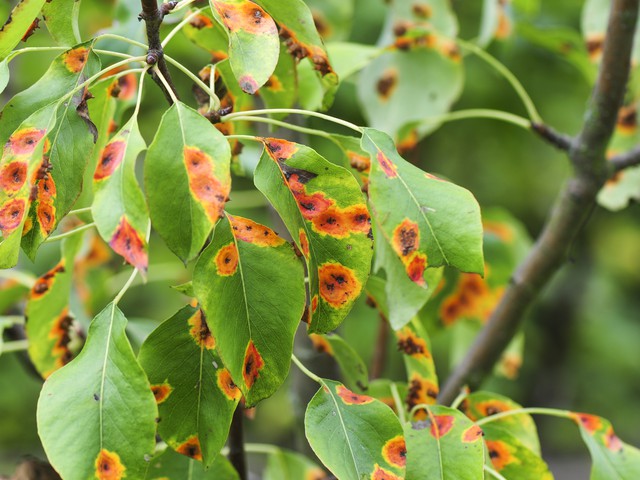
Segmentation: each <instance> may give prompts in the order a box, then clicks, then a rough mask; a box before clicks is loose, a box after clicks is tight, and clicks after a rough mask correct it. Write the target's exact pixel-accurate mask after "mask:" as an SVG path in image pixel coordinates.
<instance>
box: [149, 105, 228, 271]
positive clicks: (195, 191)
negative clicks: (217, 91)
mask: <svg viewBox="0 0 640 480" xmlns="http://www.w3.org/2000/svg"><path fill="white" fill-rule="evenodd" d="M230 160H231V151H230V148H229V143H228V142H227V140H226V139H225V138H224V136H223V135H222V134H221V133H220V132H219V131H218V130H217V129H216V128H215V127H214V126H213V125H211V123H210V122H209V121H208V120H206V119H205V118H204V117H203V116H202V115H200V114H199V113H198V112H196V111H195V110H193V109H191V108H189V107H187V106H186V105H185V104H183V103H181V102H177V103H175V104H174V105H173V106H171V108H170V109H169V110H167V112H166V113H165V114H164V116H163V117H162V122H161V123H160V126H159V127H158V130H157V132H156V136H155V138H154V140H153V142H152V143H151V145H150V146H149V151H148V152H147V156H146V159H145V162H144V178H145V187H146V195H147V199H148V200H149V210H150V213H151V219H152V222H153V226H154V228H155V230H156V231H157V232H158V234H159V235H160V236H161V237H162V239H163V240H164V241H165V243H166V244H167V246H168V247H169V248H170V249H171V251H172V252H174V253H175V254H176V255H177V256H178V257H179V258H180V259H181V260H182V261H183V262H187V261H189V260H191V259H193V258H194V257H195V256H196V255H197V254H198V253H199V252H200V250H202V247H203V245H204V243H205V241H206V240H207V237H208V236H209V234H210V233H211V229H212V227H213V225H215V223H216V222H217V221H218V219H219V218H220V217H221V216H222V214H223V212H224V205H225V202H226V201H227V197H228V195H229V191H230V190H231V174H230Z"/></svg>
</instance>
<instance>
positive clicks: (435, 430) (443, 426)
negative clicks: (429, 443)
mask: <svg viewBox="0 0 640 480" xmlns="http://www.w3.org/2000/svg"><path fill="white" fill-rule="evenodd" d="M429 419H430V421H431V428H430V430H429V433H431V435H432V436H433V437H434V438H442V437H444V436H445V435H446V434H447V433H449V432H450V431H451V429H452V428H453V423H454V421H455V417H454V416H453V415H432V416H429Z"/></svg>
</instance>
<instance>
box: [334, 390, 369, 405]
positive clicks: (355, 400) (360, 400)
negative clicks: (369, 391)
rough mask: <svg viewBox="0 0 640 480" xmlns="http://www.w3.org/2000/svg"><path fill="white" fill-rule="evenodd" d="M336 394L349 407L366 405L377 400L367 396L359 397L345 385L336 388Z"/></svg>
mask: <svg viewBox="0 0 640 480" xmlns="http://www.w3.org/2000/svg"><path fill="white" fill-rule="evenodd" d="M336 393H337V394H338V396H339V397H340V398H341V399H342V401H343V402H344V403H345V404H347V405H366V404H368V403H372V402H373V401H374V400H375V399H374V398H373V397H369V396H367V395H359V394H357V393H355V392H352V391H351V390H349V389H348V388H347V387H345V386H344V385H338V387H336Z"/></svg>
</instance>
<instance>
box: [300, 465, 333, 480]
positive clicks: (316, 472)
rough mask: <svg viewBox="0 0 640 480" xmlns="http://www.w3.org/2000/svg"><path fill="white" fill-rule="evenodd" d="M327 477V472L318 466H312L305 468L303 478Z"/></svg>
mask: <svg viewBox="0 0 640 480" xmlns="http://www.w3.org/2000/svg"><path fill="white" fill-rule="evenodd" d="M326 478H327V473H326V472H325V471H324V470H322V469H321V468H318V467H312V468H310V469H309V470H307V472H306V474H305V476H304V480H325V479H326Z"/></svg>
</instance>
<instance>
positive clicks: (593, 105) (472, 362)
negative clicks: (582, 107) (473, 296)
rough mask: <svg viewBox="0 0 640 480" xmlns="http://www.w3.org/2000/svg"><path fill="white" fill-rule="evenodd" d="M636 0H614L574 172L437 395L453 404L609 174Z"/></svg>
mask: <svg viewBox="0 0 640 480" xmlns="http://www.w3.org/2000/svg"><path fill="white" fill-rule="evenodd" d="M637 16H638V0H614V1H613V2H612V5H611V15H610V18H609V25H608V28H607V37H606V40H605V45H604V53H603V56H602V63H601V66H600V71H599V73H598V80H597V82H596V85H595V87H594V89H593V93H592V96H591V99H590V100H589V104H588V106H587V114H586V117H585V120H584V125H583V128H582V130H581V132H580V133H579V134H578V136H577V137H576V140H575V142H574V143H573V145H572V148H571V149H570V151H569V158H570V160H571V163H572V164H573V166H574V169H575V172H574V175H573V176H572V177H571V178H570V179H569V181H568V182H567V183H566V185H565V186H564V188H563V189H562V191H561V192H560V194H559V195H558V198H557V200H556V203H555V205H554V207H553V209H552V211H551V213H550V216H549V219H548V221H547V224H546V225H545V227H544V229H543V231H542V233H541V234H540V236H539V237H538V239H537V241H536V243H535V245H534V247H533V248H532V250H531V252H530V253H529V255H528V256H527V258H526V259H525V260H524V261H523V262H522V264H521V265H520V266H519V267H518V268H517V270H516V272H515V273H514V275H513V276H512V279H511V284H510V285H509V287H508V288H507V289H506V291H505V293H504V295H503V297H502V299H501V300H500V302H499V304H498V305H497V307H496V309H495V310H494V311H493V313H492V314H491V316H490V318H489V320H488V322H487V323H486V325H485V326H484V328H483V329H482V331H481V332H480V334H479V335H478V337H477V338H476V340H475V341H474V343H473V345H472V346H471V348H470V349H469V351H468V352H467V354H466V356H465V358H464V359H463V360H462V362H461V363H460V364H459V365H458V366H457V367H456V369H455V370H454V371H453V373H452V374H451V376H450V378H449V379H448V380H447V382H446V384H445V385H444V387H443V389H442V391H441V394H440V397H439V401H440V402H441V403H444V404H450V403H451V402H452V401H453V399H454V398H455V397H456V395H457V394H458V393H459V392H460V389H461V388H462V387H463V386H464V385H469V386H471V387H477V386H478V385H479V384H480V383H481V382H482V380H483V379H484V378H485V377H486V376H487V375H488V374H489V373H490V372H491V370H492V369H493V366H494V365H495V363H496V362H497V361H498V360H499V358H500V355H501V354H502V352H503V351H504V349H505V348H506V346H507V345H508V344H509V342H510V341H511V339H512V338H513V337H514V335H515V334H516V333H517V331H518V328H519V326H520V324H521V322H522V320H523V318H524V315H525V313H526V312H527V310H528V308H529V307H530V306H531V304H532V303H533V302H534V301H535V300H536V299H537V297H538V295H539V293H540V291H541V289H542V288H543V287H544V286H545V285H547V283H549V281H550V280H551V278H552V277H553V275H554V274H555V273H556V272H557V271H558V270H559V269H560V268H561V267H562V265H563V264H564V262H565V260H566V258H567V256H568V252H569V249H570V246H571V244H572V242H573V239H574V238H575V236H576V234H577V233H578V232H579V231H580V229H581V228H582V227H583V225H584V223H585V222H586V221H587V219H588V216H589V213H590V212H591V209H592V207H593V205H594V204H595V199H596V196H597V194H598V191H599V190H600V188H601V187H602V185H604V182H605V181H606V179H607V176H608V169H609V167H608V165H607V161H606V159H605V150H606V148H607V144H608V143H609V140H610V139H611V136H612V134H613V130H614V127H615V124H616V118H617V113H618V109H619V108H620V106H621V104H622V100H623V97H624V93H625V88H626V84H627V80H628V78H629V69H630V64H631V61H630V58H631V48H632V45H633V37H634V33H635V26H636V21H637Z"/></svg>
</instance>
